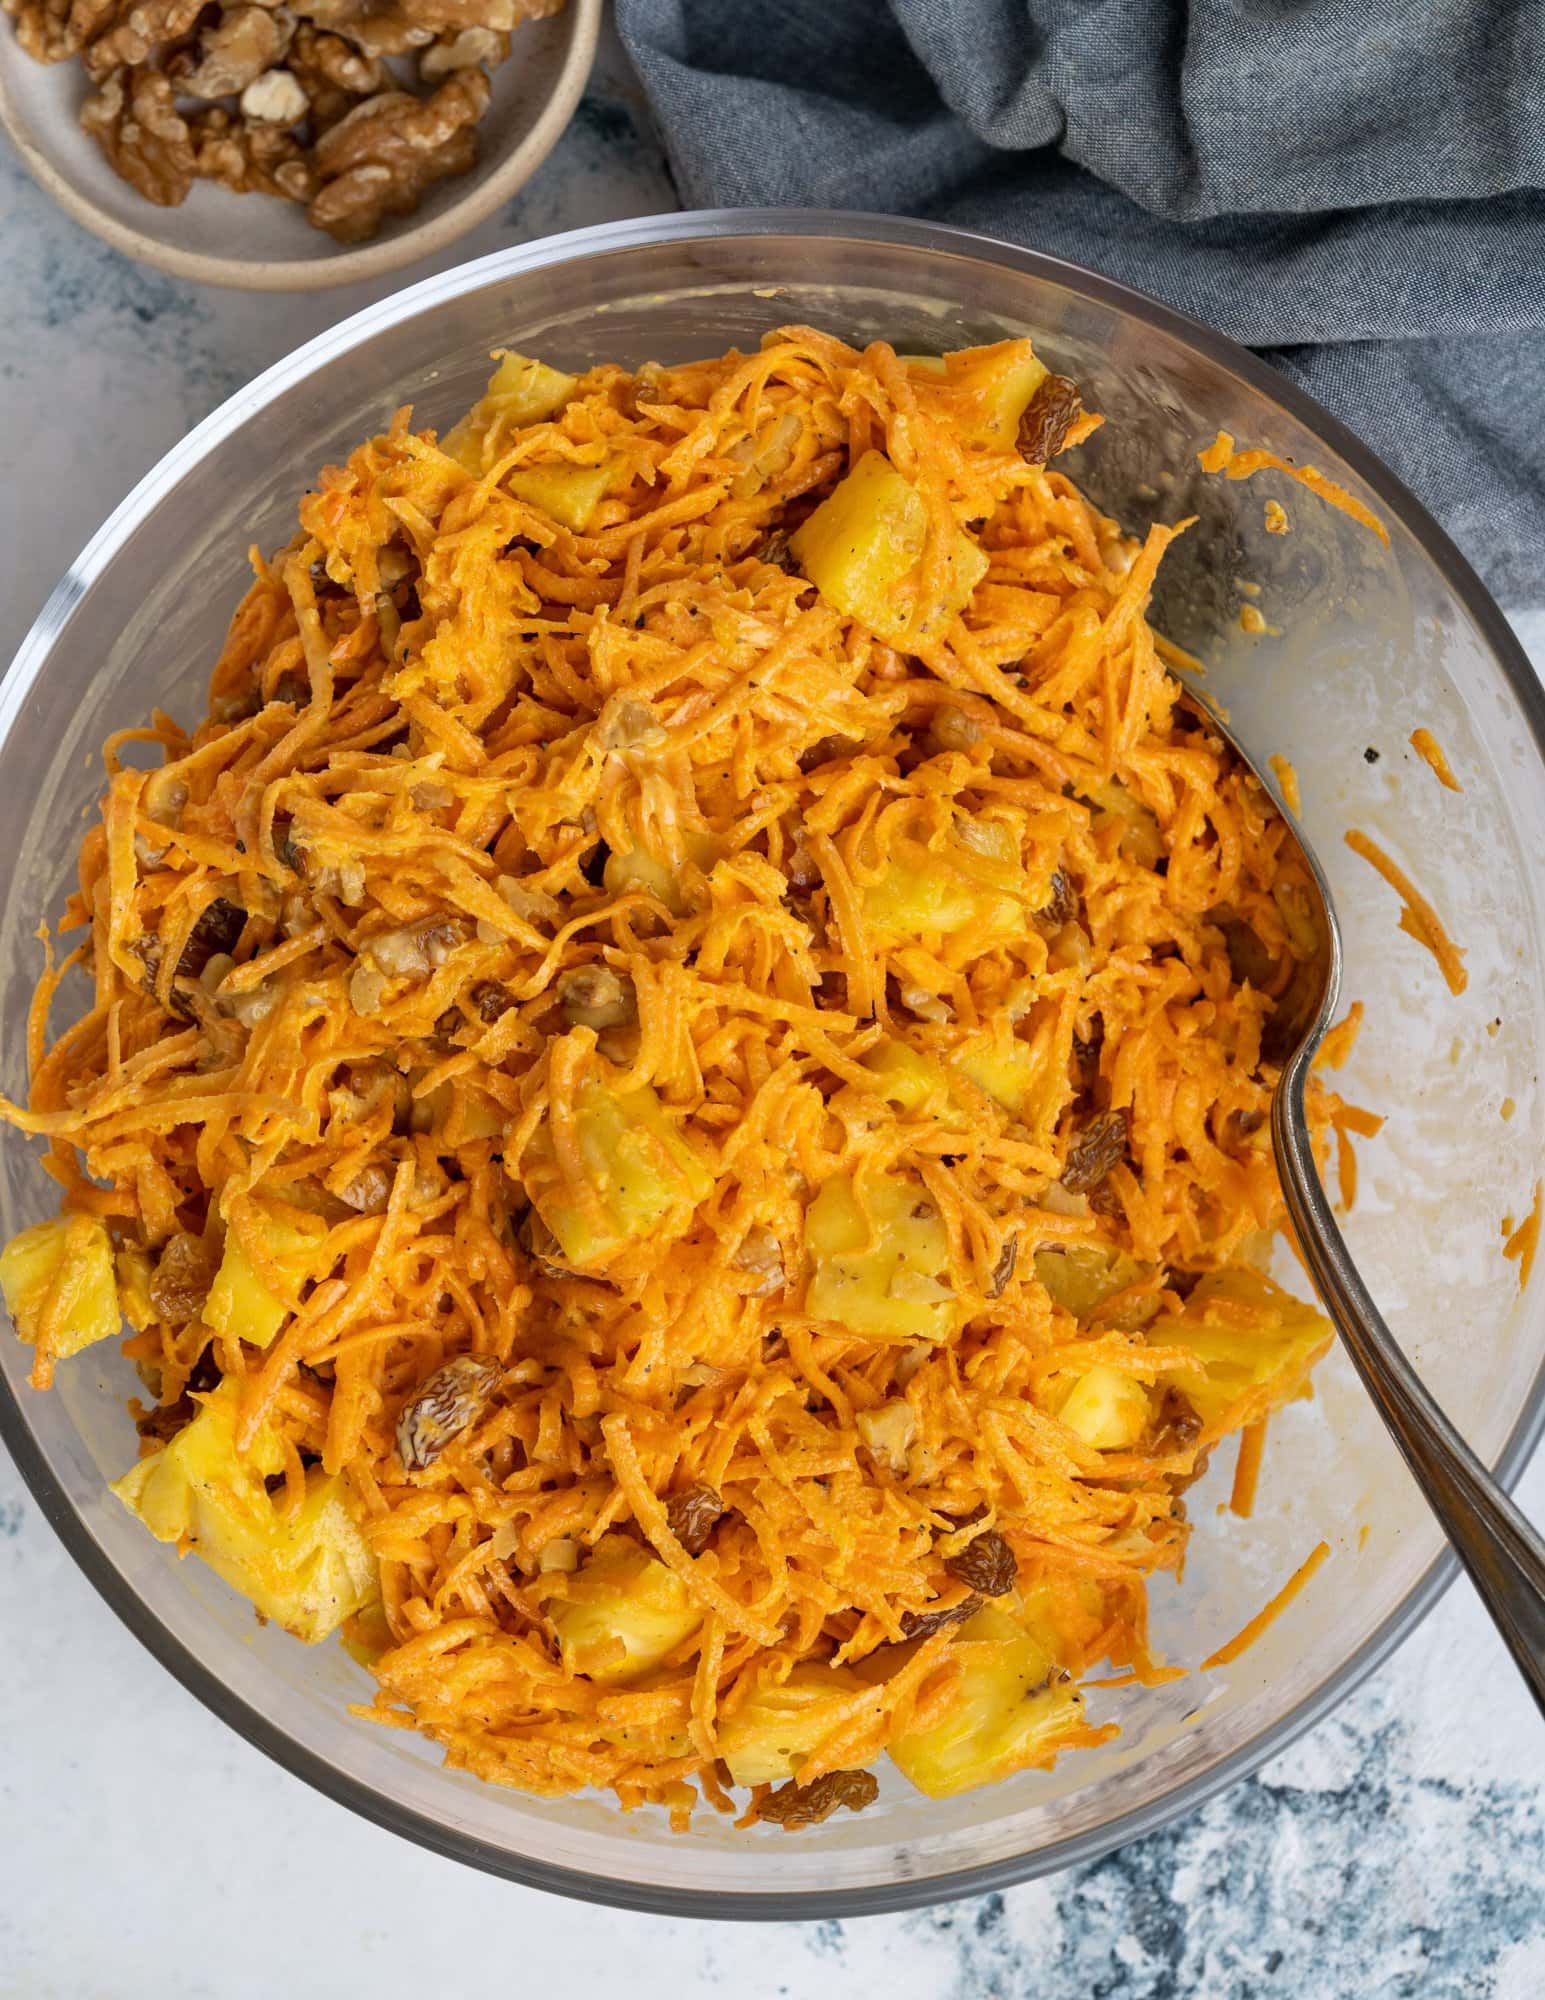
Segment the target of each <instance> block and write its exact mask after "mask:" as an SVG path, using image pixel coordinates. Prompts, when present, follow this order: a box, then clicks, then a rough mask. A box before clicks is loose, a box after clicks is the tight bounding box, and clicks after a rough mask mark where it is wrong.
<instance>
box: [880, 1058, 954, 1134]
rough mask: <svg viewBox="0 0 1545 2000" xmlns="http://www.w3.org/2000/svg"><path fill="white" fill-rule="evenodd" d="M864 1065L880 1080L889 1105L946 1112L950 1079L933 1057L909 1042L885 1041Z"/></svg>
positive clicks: (937, 1112) (904, 1109)
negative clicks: (909, 1044) (921, 1052)
mask: <svg viewBox="0 0 1545 2000" xmlns="http://www.w3.org/2000/svg"><path fill="white" fill-rule="evenodd" d="M863 1060H864V1068H865V1069H867V1070H868V1071H869V1072H870V1074H871V1075H872V1076H873V1077H874V1078H875V1079H876V1085H877V1089H878V1092H879V1095H880V1096H881V1097H883V1098H884V1099H885V1101H886V1103H887V1104H894V1105H896V1106H897V1108H898V1109H899V1110H902V1111H907V1112H913V1113H915V1112H919V1111H927V1112H928V1113H929V1114H930V1115H932V1116H934V1117H939V1116H941V1115H943V1113H944V1112H945V1110H946V1108H947V1104H948V1098H949V1078H948V1077H947V1076H946V1075H945V1074H944V1071H943V1070H942V1069H941V1068H940V1067H939V1065H938V1064H937V1063H936V1062H935V1061H934V1060H933V1058H932V1057H931V1056H925V1055H922V1054H920V1053H919V1052H918V1050H916V1049H914V1048H911V1047H909V1046H908V1045H907V1043H905V1042H891V1041H885V1042H881V1043H879V1044H878V1045H877V1046H876V1047H875V1048H872V1049H871V1050H870V1051H869V1053H868V1055H866V1056H865V1057H864V1059H863Z"/></svg>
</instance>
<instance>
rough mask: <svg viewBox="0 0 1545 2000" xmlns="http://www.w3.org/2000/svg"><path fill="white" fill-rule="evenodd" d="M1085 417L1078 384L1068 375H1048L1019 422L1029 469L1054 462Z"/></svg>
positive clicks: (1022, 453)
mask: <svg viewBox="0 0 1545 2000" xmlns="http://www.w3.org/2000/svg"><path fill="white" fill-rule="evenodd" d="M1083 413H1084V399H1083V397H1082V396H1080V395H1079V393H1078V384H1077V383H1076V382H1070V381H1069V380H1068V378H1067V376H1066V375H1048V376H1047V378H1046V380H1045V381H1044V382H1043V383H1042V384H1041V386H1040V388H1039V389H1037V390H1036V392H1035V394H1034V395H1033V396H1032V397H1031V398H1030V402H1029V405H1028V407H1027V408H1026V410H1025V414H1024V415H1023V416H1022V417H1021V418H1020V420H1019V455H1020V457H1021V458H1023V459H1024V460H1026V462H1027V463H1028V464H1030V465H1044V464H1045V463H1046V462H1047V460H1048V459H1051V458H1055V457H1056V456H1057V453H1058V452H1059V451H1061V449H1062V447H1063V445H1064V444H1065V443H1066V442H1067V435H1068V432H1069V431H1070V430H1071V429H1072V428H1073V425H1074V424H1075V423H1076V422H1077V421H1078V419H1079V418H1080V417H1081V416H1082V415H1083Z"/></svg>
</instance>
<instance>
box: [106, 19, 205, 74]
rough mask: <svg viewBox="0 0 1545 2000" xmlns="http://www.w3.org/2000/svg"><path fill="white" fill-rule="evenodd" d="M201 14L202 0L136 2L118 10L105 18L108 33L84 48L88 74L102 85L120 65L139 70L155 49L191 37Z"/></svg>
mask: <svg viewBox="0 0 1545 2000" xmlns="http://www.w3.org/2000/svg"><path fill="white" fill-rule="evenodd" d="M202 11H203V0H137V4H135V5H133V6H129V7H115V8H114V9H112V10H111V11H110V12H109V13H108V14H106V15H104V16H103V17H102V24H103V26H104V28H105V32H104V33H103V34H100V35H98V36H97V37H96V39H95V40H94V41H90V42H88V43H87V44H86V46H85V52H84V58H83V60H84V62H85V65H86V72H87V74H88V75H89V76H92V77H94V78H96V79H97V80H98V81H99V82H100V81H101V79H102V78H103V77H105V76H107V75H109V74H110V73H111V72H112V71H113V70H115V69H117V68H118V67H119V66H120V65H122V66H124V67H126V68H128V69H134V68H137V67H138V65H139V64H141V63H143V62H144V61H146V59H147V58H148V57H149V56H150V55H151V54H153V52H154V51H155V50H156V49H159V48H164V47H165V46H166V45H167V44H168V43H169V42H178V41H181V39H182V38H183V36H184V35H187V34H190V33H191V32H192V30H193V24H194V22H195V21H197V19H198V17H199V15H200V13H201V12H202Z"/></svg>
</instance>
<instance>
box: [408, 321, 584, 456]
mask: <svg viewBox="0 0 1545 2000" xmlns="http://www.w3.org/2000/svg"><path fill="white" fill-rule="evenodd" d="M498 360H499V365H498V367H497V368H495V370H494V372H493V374H492V375H491V376H490V377H489V380H488V387H487V388H486V389H485V390H484V391H483V394H482V396H481V397H480V399H479V400H478V401H477V402H476V403H474V404H473V406H472V408H471V409H470V410H469V411H468V412H467V414H466V415H465V416H464V417H463V418H462V419H461V421H460V423H458V424H455V425H453V426H452V428H451V429H450V430H449V431H447V432H446V434H445V436H444V438H443V439H442V440H441V444H440V449H441V450H442V451H444V452H448V453H449V454H450V456H451V457H452V458H454V459H455V460H456V461H457V463H458V464H460V465H464V466H465V467H466V469H467V470H468V472H470V473H472V474H473V475H474V476H480V475H481V474H482V473H483V472H484V471H485V470H486V467H485V466H484V463H483V445H484V440H485V439H486V438H487V436H488V433H489V431H490V429H491V428H492V427H493V425H494V424H495V423H500V424H501V425H502V426H503V430H504V432H505V433H506V434H508V432H509V431H511V430H518V429H520V427H521V426H522V425H523V424H539V423H544V422H545V421H546V420H547V418H548V417H552V416H556V415H557V413H558V411H559V410H561V409H562V408H563V406H564V404H565V403H566V402H567V401H568V400H569V398H570V396H572V395H573V393H574V389H575V386H576V385H575V378H574V377H573V376H572V375H565V374H563V373H562V372H561V371H560V370H559V369H557V368H549V367H548V366H547V364H546V362H545V361H533V360H532V359H531V357H530V356H529V355H526V354H515V353H512V352H510V351H508V350H505V351H502V352H501V353H500V354H499V357H498Z"/></svg>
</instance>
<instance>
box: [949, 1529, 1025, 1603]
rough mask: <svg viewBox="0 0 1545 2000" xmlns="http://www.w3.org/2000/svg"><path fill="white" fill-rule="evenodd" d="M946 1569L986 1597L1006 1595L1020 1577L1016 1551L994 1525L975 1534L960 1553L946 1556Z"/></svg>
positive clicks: (956, 1578) (958, 1580) (960, 1581)
mask: <svg viewBox="0 0 1545 2000" xmlns="http://www.w3.org/2000/svg"><path fill="white" fill-rule="evenodd" d="M944 1568H945V1571H946V1573H947V1574H948V1575H950V1576H952V1577H954V1579H955V1581H956V1582H957V1583H963V1584H964V1585H965V1586H966V1588H967V1589H968V1590H975V1591H979V1592H980V1593H981V1595H982V1596H983V1597H1003V1596H1006V1595H1007V1593H1008V1592H1009V1591H1011V1590H1012V1589H1013V1588H1014V1585H1015V1583H1016V1581H1017V1580H1018V1577H1019V1565H1018V1563H1017V1562H1015V1560H1014V1551H1013V1550H1012V1549H1011V1548H1010V1547H1009V1545H1008V1543H1007V1542H1006V1541H1005V1540H1004V1539H1003V1537H1002V1536H1001V1535H1000V1534H999V1533H998V1532H997V1530H996V1529H994V1528H988V1529H987V1530H986V1532H985V1533H983V1534H980V1535H973V1537H972V1538H971V1540H970V1541H969V1542H967V1543H966V1545H965V1547H964V1548H963V1549H962V1550H961V1551H960V1553H959V1554H958V1555H953V1556H947V1557H946V1558H945V1562H944Z"/></svg>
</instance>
